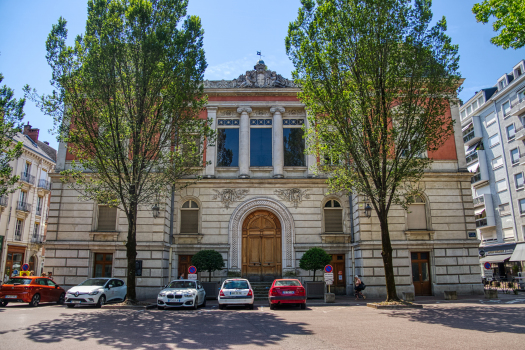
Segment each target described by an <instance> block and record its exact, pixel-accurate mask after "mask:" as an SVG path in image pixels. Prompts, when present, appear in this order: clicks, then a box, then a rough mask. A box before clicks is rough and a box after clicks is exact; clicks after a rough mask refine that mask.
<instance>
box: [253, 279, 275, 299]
mask: <svg viewBox="0 0 525 350" xmlns="http://www.w3.org/2000/svg"><path fill="white" fill-rule="evenodd" d="M272 283H273V282H251V281H250V285H251V286H252V289H253V294H254V298H255V300H268V291H269V290H270V287H271V286H272Z"/></svg>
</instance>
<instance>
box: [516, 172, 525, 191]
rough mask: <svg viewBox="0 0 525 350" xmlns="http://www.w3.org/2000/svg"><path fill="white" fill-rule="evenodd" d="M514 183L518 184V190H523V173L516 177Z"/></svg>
mask: <svg viewBox="0 0 525 350" xmlns="http://www.w3.org/2000/svg"><path fill="white" fill-rule="evenodd" d="M514 183H515V184H516V188H523V184H524V180H523V173H519V174H516V175H514Z"/></svg>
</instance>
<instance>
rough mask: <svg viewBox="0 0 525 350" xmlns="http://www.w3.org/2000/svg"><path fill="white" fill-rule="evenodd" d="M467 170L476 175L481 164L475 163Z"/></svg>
mask: <svg viewBox="0 0 525 350" xmlns="http://www.w3.org/2000/svg"><path fill="white" fill-rule="evenodd" d="M467 169H468V171H469V172H470V173H473V174H476V173H477V172H478V169H479V163H474V164H472V165H471V166H469V167H468V168H467Z"/></svg>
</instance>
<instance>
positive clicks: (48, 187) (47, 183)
mask: <svg viewBox="0 0 525 350" xmlns="http://www.w3.org/2000/svg"><path fill="white" fill-rule="evenodd" d="M38 188H43V189H44V190H49V191H51V182H50V181H47V180H44V179H40V180H38Z"/></svg>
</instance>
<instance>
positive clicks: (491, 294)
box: [485, 289, 498, 299]
mask: <svg viewBox="0 0 525 350" xmlns="http://www.w3.org/2000/svg"><path fill="white" fill-rule="evenodd" d="M485 299H498V290H497V289H485Z"/></svg>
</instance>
